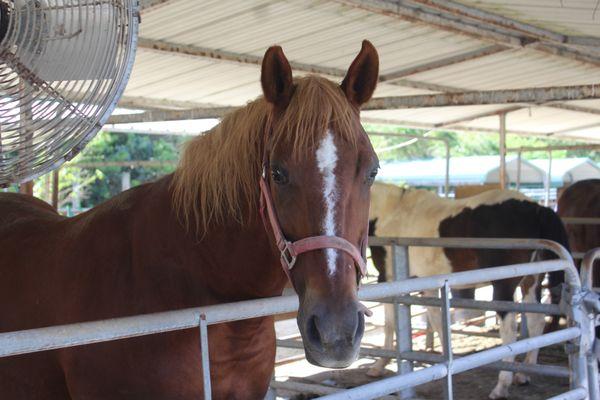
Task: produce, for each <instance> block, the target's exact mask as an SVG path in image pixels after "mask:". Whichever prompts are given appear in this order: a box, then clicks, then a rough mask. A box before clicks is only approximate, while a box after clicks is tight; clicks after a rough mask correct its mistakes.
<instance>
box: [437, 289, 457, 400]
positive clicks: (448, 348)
mask: <svg viewBox="0 0 600 400" xmlns="http://www.w3.org/2000/svg"><path fill="white" fill-rule="evenodd" d="M440 295H441V296H440V297H441V298H442V331H443V336H444V337H443V338H442V351H443V355H444V359H445V361H446V366H447V368H448V374H447V375H446V384H445V385H444V400H452V399H453V397H454V395H453V391H452V361H453V360H452V332H451V331H450V326H451V325H452V320H451V319H450V286H448V281H445V282H444V287H442V288H441V289H440Z"/></svg>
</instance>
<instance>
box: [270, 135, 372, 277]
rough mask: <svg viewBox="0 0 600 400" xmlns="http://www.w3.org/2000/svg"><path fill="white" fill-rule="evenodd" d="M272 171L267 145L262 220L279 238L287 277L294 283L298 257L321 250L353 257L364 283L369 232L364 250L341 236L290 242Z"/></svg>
mask: <svg viewBox="0 0 600 400" xmlns="http://www.w3.org/2000/svg"><path fill="white" fill-rule="evenodd" d="M269 125H270V124H267V126H269ZM267 133H268V134H269V133H270V130H269V129H267ZM269 169H270V166H269V155H268V150H267V147H266V146H265V151H264V154H263V168H262V174H261V177H260V181H259V185H260V215H261V217H262V220H263V223H264V225H265V229H266V230H267V232H268V231H269V226H270V228H271V229H270V231H271V232H272V233H273V236H274V237H275V244H276V245H277V248H278V249H279V252H280V254H281V257H280V260H281V266H282V267H283V271H284V272H285V274H286V275H287V277H288V279H289V280H290V282H291V280H292V279H291V275H290V271H291V269H292V268H293V267H294V264H296V259H297V258H298V256H299V255H300V254H302V253H307V252H309V251H314V250H320V249H336V250H341V251H344V252H346V253H347V254H349V255H350V257H352V259H353V260H354V262H355V264H356V266H357V270H358V271H357V272H358V275H359V276H358V281H360V278H362V277H363V276H365V275H366V273H367V264H366V249H367V239H368V232H367V233H366V234H365V236H364V237H363V239H362V243H361V250H359V249H358V248H357V247H356V246H355V245H353V244H352V243H350V242H349V241H348V240H346V239H344V238H342V237H339V236H324V235H322V236H309V237H306V238H304V239H300V240H297V241H295V242H291V241H289V240H287V239H286V237H285V235H284V234H283V231H282V230H281V226H280V225H279V220H278V219H277V214H276V212H275V208H274V207H273V198H272V197H271V191H270V185H269V179H268V177H267V171H268V170H269ZM265 210H266V213H265Z"/></svg>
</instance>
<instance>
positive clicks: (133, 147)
mask: <svg viewBox="0 0 600 400" xmlns="http://www.w3.org/2000/svg"><path fill="white" fill-rule="evenodd" d="M365 129H366V130H367V131H368V132H387V133H404V134H411V135H417V136H423V135H426V136H430V137H436V138H444V139H446V140H447V141H448V143H449V144H450V148H451V155H452V156H453V157H458V156H474V155H497V154H498V135H494V134H487V133H475V132H473V133H455V132H448V131H443V130H439V131H425V130H421V129H407V128H401V127H397V126H389V125H373V124H367V125H365ZM186 139H187V138H186V137H182V136H168V135H166V136H157V135H142V134H133V133H127V134H125V133H112V132H100V133H99V134H98V135H97V136H96V137H95V138H94V140H92V142H91V143H90V144H89V145H88V146H87V147H86V148H85V149H84V150H83V152H82V153H81V154H80V155H78V156H77V157H76V158H75V159H74V160H73V161H72V162H70V163H69V164H67V165H66V166H64V167H62V168H61V169H60V195H59V206H60V208H65V207H73V208H76V209H78V208H84V209H85V208H88V207H93V206H96V205H98V204H99V203H101V202H103V201H105V200H107V199H109V198H111V197H113V196H115V195H117V194H118V193H120V192H121V190H122V180H121V179H122V175H123V173H124V172H127V171H129V172H130V176H131V186H136V185H139V184H142V183H144V182H148V181H152V180H155V179H157V178H159V177H161V176H163V175H165V174H168V173H170V172H171V171H172V170H173V169H174V164H173V163H171V164H164V165H161V166H151V167H149V166H145V167H139V166H138V167H123V166H103V167H95V168H87V167H86V168H81V167H80V166H78V164H79V165H81V164H82V163H90V162H103V161H109V162H110V161H120V162H124V161H140V160H156V161H175V160H177V158H178V155H179V149H180V146H181V144H182V143H183V142H184V141H185V140H186ZM506 140H507V147H509V148H510V147H520V146H540V147H541V146H547V145H563V144H564V145H569V144H574V143H573V142H568V141H558V140H552V139H547V138H540V137H524V136H518V135H507V139H506ZM371 141H372V143H373V146H374V148H375V149H376V150H382V149H385V148H391V147H396V146H401V145H402V144H403V143H404V144H406V143H407V141H409V139H408V138H403V137H390V136H375V135H372V136H371ZM412 142H413V141H411V143H412ZM445 153H446V149H445V146H444V144H443V143H442V142H441V141H430V140H417V141H414V143H412V144H410V145H407V146H403V147H399V148H391V149H389V150H387V151H380V152H379V153H378V155H379V158H380V160H381V161H382V162H385V161H394V160H410V159H431V158H444V157H445ZM547 156H548V155H547V153H546V152H533V153H524V154H523V157H525V158H530V159H531V158H546V157H547ZM552 157H553V158H564V157H589V158H591V159H593V160H594V161H596V162H598V161H600V152H598V151H589V150H579V151H555V152H553V153H552ZM11 190H13V191H14V190H18V188H17V187H16V186H13V187H12V188H11ZM34 193H35V195H36V196H38V197H40V198H43V199H45V200H47V201H50V198H51V174H48V175H47V176H45V177H42V178H40V179H38V180H37V181H36V184H35V187H34Z"/></svg>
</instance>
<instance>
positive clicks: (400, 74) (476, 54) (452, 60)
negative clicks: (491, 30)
mask: <svg viewBox="0 0 600 400" xmlns="http://www.w3.org/2000/svg"><path fill="white" fill-rule="evenodd" d="M507 50H511V49H510V48H508V47H506V46H500V45H492V46H487V47H484V48H481V49H477V50H472V51H468V52H466V53H462V54H457V55H454V56H450V57H445V58H441V59H438V60H435V61H431V62H428V63H424V64H420V65H415V66H413V67H408V68H404V69H401V70H398V71H395V72H390V73H389V74H385V75H382V76H381V77H380V82H393V81H396V80H398V79H401V78H405V77H407V76H410V75H414V74H418V73H421V72H426V71H431V70H433V69H438V68H443V67H448V66H450V65H454V64H459V63H462V62H465V61H470V60H476V59H478V58H482V57H486V56H489V55H492V54H497V53H501V52H504V51H507Z"/></svg>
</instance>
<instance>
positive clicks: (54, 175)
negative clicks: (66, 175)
mask: <svg viewBox="0 0 600 400" xmlns="http://www.w3.org/2000/svg"><path fill="white" fill-rule="evenodd" d="M59 179H60V175H59V169H55V170H54V171H52V207H54V209H55V210H57V211H58V190H59V189H58V183H59Z"/></svg>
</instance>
